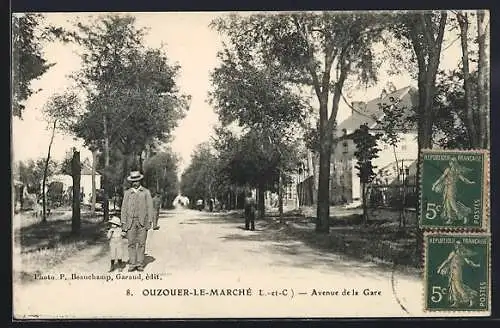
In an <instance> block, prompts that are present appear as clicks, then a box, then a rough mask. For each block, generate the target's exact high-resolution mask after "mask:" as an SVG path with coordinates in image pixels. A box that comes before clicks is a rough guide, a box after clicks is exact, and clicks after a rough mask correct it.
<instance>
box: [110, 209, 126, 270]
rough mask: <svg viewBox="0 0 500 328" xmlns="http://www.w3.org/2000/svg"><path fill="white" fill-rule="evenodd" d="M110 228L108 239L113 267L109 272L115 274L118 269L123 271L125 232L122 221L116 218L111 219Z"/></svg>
mask: <svg viewBox="0 0 500 328" xmlns="http://www.w3.org/2000/svg"><path fill="white" fill-rule="evenodd" d="M109 224H110V225H111V227H110V228H109V230H108V232H107V234H106V237H108V240H109V249H110V252H111V267H110V268H109V272H113V271H115V270H116V269H119V270H121V269H123V262H122V259H123V255H124V253H123V241H122V238H123V237H124V232H123V231H122V228H121V225H122V223H121V222H120V219H119V218H118V217H116V216H112V217H111V218H109Z"/></svg>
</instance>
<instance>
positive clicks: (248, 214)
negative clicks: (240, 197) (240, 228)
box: [245, 192, 255, 230]
mask: <svg viewBox="0 0 500 328" xmlns="http://www.w3.org/2000/svg"><path fill="white" fill-rule="evenodd" d="M249 229H250V230H255V199H254V198H253V197H252V193H251V192H247V194H246V197H245V230H249Z"/></svg>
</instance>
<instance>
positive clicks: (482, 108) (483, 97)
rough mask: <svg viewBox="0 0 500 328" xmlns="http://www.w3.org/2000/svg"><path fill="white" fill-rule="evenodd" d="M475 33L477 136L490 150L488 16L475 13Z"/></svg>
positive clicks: (482, 12) (481, 12) (480, 12)
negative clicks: (477, 54) (476, 47)
mask: <svg viewBox="0 0 500 328" xmlns="http://www.w3.org/2000/svg"><path fill="white" fill-rule="evenodd" d="M477 31H478V32H477V33H478V35H477V36H478V45H479V63H478V83H477V84H478V95H479V97H478V98H479V106H478V107H479V134H480V137H481V138H480V141H481V145H480V146H481V147H482V148H486V149H489V148H490V124H489V122H490V81H489V70H490V67H489V53H488V51H489V14H488V15H486V12H485V11H484V10H478V11H477Z"/></svg>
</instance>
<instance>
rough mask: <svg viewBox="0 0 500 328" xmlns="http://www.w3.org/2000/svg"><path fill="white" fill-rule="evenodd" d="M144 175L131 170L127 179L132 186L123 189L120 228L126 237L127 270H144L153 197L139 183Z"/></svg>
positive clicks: (152, 213) (151, 219)
mask: <svg viewBox="0 0 500 328" xmlns="http://www.w3.org/2000/svg"><path fill="white" fill-rule="evenodd" d="M143 177H144V176H143V175H142V174H141V173H140V172H139V171H132V172H130V175H129V176H128V178H127V180H128V181H129V182H131V183H132V187H131V188H129V189H128V190H126V191H125V193H124V195H123V203H122V207H121V221H122V230H123V231H125V232H126V234H127V239H128V253H129V268H128V271H129V272H130V271H134V270H137V271H144V253H145V249H146V238H147V235H148V230H149V229H151V223H152V221H153V219H154V215H155V213H154V208H153V198H152V197H151V193H150V192H149V190H148V189H146V188H144V187H143V186H142V185H141V180H142V178H143Z"/></svg>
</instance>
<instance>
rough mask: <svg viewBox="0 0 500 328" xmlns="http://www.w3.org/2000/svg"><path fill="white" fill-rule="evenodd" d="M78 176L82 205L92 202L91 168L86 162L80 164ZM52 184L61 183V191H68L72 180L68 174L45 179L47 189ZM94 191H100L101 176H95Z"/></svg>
mask: <svg viewBox="0 0 500 328" xmlns="http://www.w3.org/2000/svg"><path fill="white" fill-rule="evenodd" d="M81 168H82V169H81V176H80V192H81V193H83V204H90V203H91V202H92V167H91V165H90V163H89V162H88V160H85V161H83V162H82V166H81ZM52 182H61V183H62V184H63V190H68V189H69V188H71V187H72V186H73V178H72V177H71V175H68V174H55V175H52V176H50V177H49V178H48V179H47V187H48V185H49V184H50V183H52ZM95 185H96V189H101V174H99V172H96V174H95Z"/></svg>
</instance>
